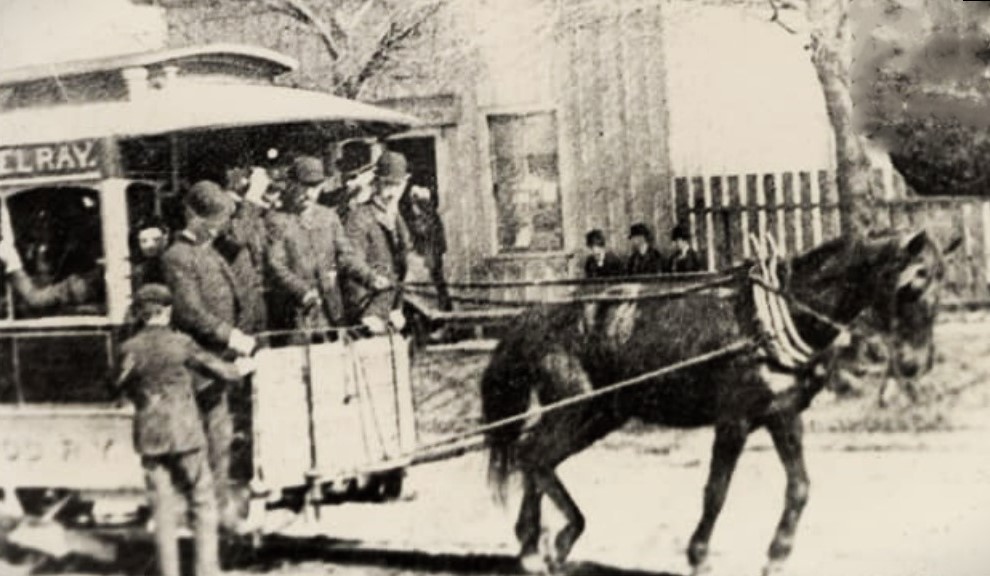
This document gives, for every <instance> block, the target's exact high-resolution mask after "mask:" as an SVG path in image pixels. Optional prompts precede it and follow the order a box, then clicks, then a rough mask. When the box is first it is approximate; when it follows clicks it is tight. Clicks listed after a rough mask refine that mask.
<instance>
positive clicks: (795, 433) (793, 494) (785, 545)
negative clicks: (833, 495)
mask: <svg viewBox="0 0 990 576" xmlns="http://www.w3.org/2000/svg"><path fill="white" fill-rule="evenodd" d="M767 430H768V431H769V432H770V437H771V438H773V445H774V447H776V449H777V455H778V456H780V461H781V463H783V465H784V471H785V472H786V473H787V492H786V496H785V502H784V513H783V515H782V516H781V517H780V523H779V524H778V525H777V532H776V534H775V535H774V537H773V542H772V543H771V544H770V553H769V556H770V559H769V562H768V563H767V566H766V569H765V570H764V574H767V575H770V574H778V573H780V572H781V570H782V569H783V566H784V562H786V561H787V558H788V557H789V556H790V555H791V549H792V548H793V546H794V533H795V532H796V531H797V525H798V522H799V521H800V519H801V513H802V512H803V511H804V505H805V504H806V503H807V502H808V489H809V487H810V485H811V483H810V482H809V481H808V470H807V468H806V467H805V464H804V447H803V445H802V440H803V437H804V425H803V424H802V421H801V415H800V414H783V415H780V416H779V417H772V418H770V420H769V421H768V422H767Z"/></svg>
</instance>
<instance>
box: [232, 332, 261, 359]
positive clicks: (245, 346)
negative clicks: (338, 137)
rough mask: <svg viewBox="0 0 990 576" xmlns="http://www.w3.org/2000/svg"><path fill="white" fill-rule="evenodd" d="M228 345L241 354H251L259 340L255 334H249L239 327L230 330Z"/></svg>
mask: <svg viewBox="0 0 990 576" xmlns="http://www.w3.org/2000/svg"><path fill="white" fill-rule="evenodd" d="M227 346H228V347H229V348H230V349H231V350H233V351H234V352H237V353H238V354H240V355H241V356H250V355H251V354H252V353H253V352H254V349H255V348H257V347H258V341H257V340H255V338H254V336H248V335H247V334H245V333H243V332H241V331H240V330H238V329H237V328H234V329H233V330H231V331H230V339H228V340H227Z"/></svg>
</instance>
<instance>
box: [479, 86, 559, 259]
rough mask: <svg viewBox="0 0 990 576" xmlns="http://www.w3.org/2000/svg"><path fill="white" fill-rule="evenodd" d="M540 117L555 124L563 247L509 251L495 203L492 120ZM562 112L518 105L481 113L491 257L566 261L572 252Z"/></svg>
mask: <svg viewBox="0 0 990 576" xmlns="http://www.w3.org/2000/svg"><path fill="white" fill-rule="evenodd" d="M539 115H550V116H551V117H552V118H553V122H554V127H555V130H554V153H555V156H556V160H557V196H558V208H559V210H560V247H559V248H555V249H547V250H534V249H525V250H512V249H506V248H504V247H503V246H502V244H501V242H500V239H499V207H498V202H497V201H496V199H495V150H494V146H493V143H492V137H491V129H490V124H489V122H490V119H491V118H492V117H498V116H503V117H504V116H515V117H520V118H522V117H527V116H539ZM560 116H561V115H560V110H559V107H558V106H555V105H546V104H529V105H516V106H490V107H483V108H481V109H480V121H479V123H480V128H481V130H480V131H481V141H482V144H481V148H482V150H483V153H484V158H483V160H482V162H481V163H480V164H481V172H482V185H483V190H484V191H485V192H484V194H483V200H482V206H483V207H484V209H485V210H486V211H487V212H488V214H489V215H490V216H489V218H488V221H489V231H488V235H489V242H490V245H491V246H492V250H491V257H493V258H497V259H500V260H504V259H516V258H518V259H539V258H555V257H563V256H567V255H568V254H569V252H568V233H567V226H566V220H565V215H566V214H567V213H568V212H567V209H568V206H567V199H566V197H567V194H565V186H564V182H565V180H566V178H565V174H564V158H563V156H564V154H563V151H562V149H561V141H562V138H561V130H562V123H561V117H560Z"/></svg>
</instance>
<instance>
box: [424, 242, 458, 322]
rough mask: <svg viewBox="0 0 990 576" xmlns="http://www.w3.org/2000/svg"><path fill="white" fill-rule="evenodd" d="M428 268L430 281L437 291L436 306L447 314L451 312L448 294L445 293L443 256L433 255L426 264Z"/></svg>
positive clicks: (451, 307)
mask: <svg viewBox="0 0 990 576" xmlns="http://www.w3.org/2000/svg"><path fill="white" fill-rule="evenodd" d="M428 264H429V266H430V280H431V281H432V282H433V286H435V287H436V290H437V304H438V305H439V306H440V309H441V310H444V311H446V312H449V311H451V310H453V309H454V308H453V306H452V304H451V302H450V292H448V291H447V279H446V278H445V277H444V271H443V254H434V255H433V257H432V258H431V259H430V261H429V262H428Z"/></svg>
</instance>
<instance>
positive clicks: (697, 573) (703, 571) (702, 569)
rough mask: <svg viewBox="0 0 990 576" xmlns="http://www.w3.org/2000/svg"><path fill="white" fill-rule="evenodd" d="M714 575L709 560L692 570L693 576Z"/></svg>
mask: <svg viewBox="0 0 990 576" xmlns="http://www.w3.org/2000/svg"><path fill="white" fill-rule="evenodd" d="M711 573H712V563H711V562H709V561H708V560H705V561H704V562H701V563H699V564H696V565H694V566H693V567H692V568H691V576H708V575H709V574H711Z"/></svg>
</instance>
